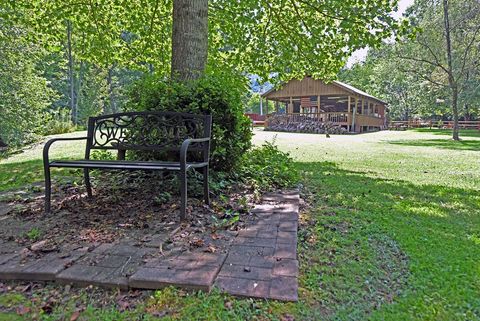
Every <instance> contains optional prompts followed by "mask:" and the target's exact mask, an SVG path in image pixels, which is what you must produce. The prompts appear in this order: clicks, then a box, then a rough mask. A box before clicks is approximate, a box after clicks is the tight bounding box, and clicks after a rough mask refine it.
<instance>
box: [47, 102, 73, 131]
mask: <svg viewBox="0 0 480 321" xmlns="http://www.w3.org/2000/svg"><path fill="white" fill-rule="evenodd" d="M73 131H75V125H74V124H73V123H72V120H71V113H70V110H68V109H67V108H60V109H58V110H56V111H52V112H50V113H49V114H48V115H47V116H46V119H45V124H44V125H43V129H42V134H43V135H45V136H47V135H56V134H65V133H71V132H73Z"/></svg>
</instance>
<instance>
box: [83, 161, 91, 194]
mask: <svg viewBox="0 0 480 321" xmlns="http://www.w3.org/2000/svg"><path fill="white" fill-rule="evenodd" d="M83 177H84V179H85V187H86V188H87V195H88V197H92V185H91V184H90V172H89V170H88V168H84V169H83Z"/></svg>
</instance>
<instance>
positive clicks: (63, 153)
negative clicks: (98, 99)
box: [0, 132, 85, 191]
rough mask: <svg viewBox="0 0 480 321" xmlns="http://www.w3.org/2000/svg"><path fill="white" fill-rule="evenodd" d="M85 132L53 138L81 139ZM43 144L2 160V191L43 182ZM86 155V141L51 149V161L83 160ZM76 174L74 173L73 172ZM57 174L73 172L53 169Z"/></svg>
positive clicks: (0, 183) (73, 142) (0, 180)
mask: <svg viewBox="0 0 480 321" xmlns="http://www.w3.org/2000/svg"><path fill="white" fill-rule="evenodd" d="M79 136H85V132H75V133H70V134H64V135H55V136H49V137H47V138H45V141H46V140H47V139H49V138H52V137H79ZM42 148H43V144H36V145H33V146H31V147H29V148H27V149H25V150H23V151H22V152H19V153H17V154H15V155H12V156H10V157H8V158H6V159H1V158H0V191H7V190H11V189H16V188H20V187H23V186H25V185H27V184H32V183H35V182H40V181H43V161H42ZM84 153H85V142H84V141H71V142H57V143H55V144H54V145H53V146H52V148H51V153H50V158H51V159H64V158H81V157H82V156H83V155H84ZM73 172H74V171H73ZM52 173H54V174H53V175H55V173H63V174H65V173H72V171H71V170H65V169H56V168H55V169H52Z"/></svg>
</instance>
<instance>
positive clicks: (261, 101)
mask: <svg viewBox="0 0 480 321" xmlns="http://www.w3.org/2000/svg"><path fill="white" fill-rule="evenodd" d="M260 115H263V97H262V96H260Z"/></svg>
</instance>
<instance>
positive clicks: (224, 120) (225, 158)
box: [126, 75, 252, 171]
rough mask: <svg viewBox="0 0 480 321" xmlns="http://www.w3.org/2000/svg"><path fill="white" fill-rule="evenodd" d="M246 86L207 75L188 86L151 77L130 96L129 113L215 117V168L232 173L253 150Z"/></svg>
mask: <svg viewBox="0 0 480 321" xmlns="http://www.w3.org/2000/svg"><path fill="white" fill-rule="evenodd" d="M244 90H245V86H244V84H243V83H242V82H240V81H236V78H227V77H219V76H204V77H203V78H201V79H199V80H196V81H192V82H189V83H179V82H175V81H173V80H171V79H165V78H160V77H158V76H154V75H150V76H147V77H145V78H144V79H142V80H141V81H139V82H137V83H136V84H135V85H134V86H133V88H132V90H131V91H130V94H129V101H128V103H127V105H126V109H127V110H137V111H178V112H189V113H194V114H211V115H212V116H213V128H212V143H211V161H210V165H211V167H212V169H214V170H217V171H230V170H232V169H234V168H235V167H236V165H237V164H238V162H239V161H240V160H241V158H242V155H243V154H244V153H245V152H246V151H247V150H248V149H249V148H250V147H251V137H252V133H251V128H250V121H249V119H248V118H247V117H245V116H244V114H243V105H242V100H241V97H242V93H243V92H244Z"/></svg>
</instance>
